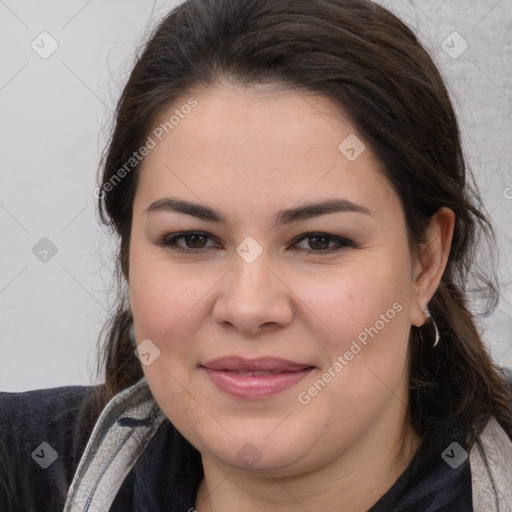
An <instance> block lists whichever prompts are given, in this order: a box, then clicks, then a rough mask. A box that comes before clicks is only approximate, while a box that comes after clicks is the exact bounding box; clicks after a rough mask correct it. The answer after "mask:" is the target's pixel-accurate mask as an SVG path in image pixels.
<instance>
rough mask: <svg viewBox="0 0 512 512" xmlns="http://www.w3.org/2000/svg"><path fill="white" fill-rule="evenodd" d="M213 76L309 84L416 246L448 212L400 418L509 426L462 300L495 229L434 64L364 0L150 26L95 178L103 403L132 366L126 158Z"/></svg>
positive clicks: (206, 11)
mask: <svg viewBox="0 0 512 512" xmlns="http://www.w3.org/2000/svg"><path fill="white" fill-rule="evenodd" d="M221 77H223V78H228V79H229V80H231V81H232V82H234V83H236V84H239V85H242V86H251V85H255V84H259V83H275V84H281V85H284V86H285V87H288V88H290V89H296V90H300V91H308V92H314V93H319V94H321V95H323V96H324V97H327V98H329V99H330V100H332V101H333V102H334V104H336V105H339V106H340V107H341V108H342V109H343V110H344V112H346V113H348V114H349V116H350V117H351V120H352V122H353V123H354V124H355V126H356V127H357V129H358V130H359V131H360V133H361V134H362V135H363V136H364V138H365V141H366V142H367V143H368V144H369V146H370V147H371V149H372V151H373V152H374V153H375V154H376V155H377V157H378V158H379V159H380V161H381V162H382V164H383V166H384V170H385V174H386V176H387V178H388V179H389V181H390V183H391V184H392V185H393V186H394V188H395V190H396V192H397V194H398V196H399V197H400V201H401V204H402V207H403V209H404V212H405V218H406V221H407V236H408V239H409V246H410V248H411V251H413V253H416V251H418V249H419V247H420V244H422V243H425V240H426V239H425V233H426V228H427V226H428V223H429V220H430V219H431V217H432V215H433V214H434V213H435V212H436V211H437V210H438V209H439V208H441V207H443V206H446V207H449V208H451V209H452V210H453V211H454V212H455V215H456V221H455V229H454V235H453V242H452V248H451V252H450V256H449V260H448V263H447V267H446V270H445V272H444V274H443V277H442V280H441V283H440V285H439V287H438V289H437V291H436V292H435V295H434V296H433V298H432V300H431V302H430V303H429V310H430V313H431V315H432V317H433V319H434V321H435V322H436V324H437V326H438V328H439V331H440V335H441V341H440V344H439V345H438V346H437V347H435V348H434V349H433V348H431V347H430V346H429V345H428V341H427V342H423V341H422V340H421V337H420V333H421V332H422V328H416V327H414V326H412V328H411V336H410V340H409V343H410V351H409V353H410V405H409V410H408V413H409V418H410V421H411V422H412V424H413V426H414V428H415V429H416V430H417V432H418V433H420V434H421V435H423V434H424V433H426V432H428V431H432V429H434V428H436V427H439V426H440V425H441V424H442V423H443V422H445V421H446V420H447V419H450V418H453V417H458V418H461V419H462V420H463V422H464V425H465V426H466V428H467V432H468V434H470V445H472V443H473V441H474V439H475V438H476V436H477V435H478V433H479V432H480V431H481V430H482V428H483V427H484V425H485V423H486V422H487V420H488V419H489V418H490V417H491V415H494V416H495V417H496V418H497V420H498V421H499V422H500V423H501V424H502V426H503V427H504V428H505V429H506V430H507V431H508V432H509V434H511V435H512V413H511V408H510V402H509V398H508V394H507V385H506V381H505V380H504V379H503V377H502V376H501V375H500V373H499V370H500V369H499V366H497V365H496V364H495V363H494V362H493V361H492V360H491V358H490V356H489V354H488V352H487V350H486V348H485V345H484V343H483V342H482V339H481V337H480V335H479V332H478V329H477V326H476V324H475V321H474V315H473V314H472V313H471V312H470V310H469V306H468V302H467V300H468V292H469V291H470V290H469V286H471V287H472V288H473V291H475V289H476V290H478V291H479V296H480V297H486V299H487V303H486V304H487V308H486V310H485V313H486V314H488V313H489V312H491V311H492V310H493V309H494V308H495V306H496V304H497V301H498V288H497V280H496V272H495V270H494V267H493V265H490V266H489V267H488V269H487V270H482V269H480V270H479V269H477V268H476V267H475V266H474V263H475V262H474V259H475V258H474V256H475V248H476V242H477V240H478V239H479V238H484V240H485V241H486V242H487V245H488V247H490V248H491V252H492V248H494V247H495V244H494V240H495V233H494V229H493V227H492V224H491V223H490V221H489V220H488V218H487V216H486V214H485V213H484V208H483V205H482V203H481V200H480V197H479V194H478V191H477V189H476V186H475V185H474V179H473V178H472V175H471V172H470V171H469V170H468V169H467V168H466V165H465V162H464V157H463V153H462V148H461V142H460V136H459V128H458V124H457V119H456V116H455V113H454V110H453V107H452V104H451V102H450V98H449V94H448V92H447V89H446V86H445V84H444V82H443V79H442V77H441V75H440V73H439V71H438V69H437V68H436V66H435V64H434V63H433V61H432V59H431V57H430V56H429V54H428V53H427V52H426V50H425V49H424V48H423V47H422V46H421V44H420V43H419V42H418V40H417V38H416V36H415V35H414V33H413V32H412V31H411V30H410V29H409V28H408V27H407V26H406V25H405V24H404V23H403V22H402V21H400V20H399V19H398V18H397V17H396V16H394V15H393V14H391V13H390V12H389V11H387V10H386V9H384V8H382V7H381V6H379V5H376V4H374V3H373V2H370V1H367V0H279V2H276V1H275V0H187V1H185V2H184V3H182V4H180V5H179V6H178V7H176V8H175V9H174V10H172V11H171V12H170V13H169V14H168V15H167V16H166V17H165V18H164V19H163V20H162V21H161V22H160V24H159V25H158V27H157V28H156V29H155V31H154V33H152V34H151V36H150V38H149V40H148V42H147V43H146V44H145V45H144V47H143V48H142V51H141V52H140V54H139V55H138V57H137V62H136V64H135V66H134V68H133V70H132V72H131V75H130V77H129V80H128V82H127V84H126V86H125V88H124V90H123V92H122V95H121V98H120V100H119V102H118V105H117V110H116V115H115V120H114V127H113V133H112V136H111V140H110V143H109V145H108V147H107V148H106V151H105V153H104V156H103V159H102V175H101V177H100V180H99V181H100V182H99V188H100V194H99V200H98V207H99V213H100V219H101V221H102V222H103V223H104V224H105V225H107V226H109V227H110V228H111V229H112V231H113V233H114V234H115V236H117V237H118V239H119V246H118V248H119V249H118V254H117V270H118V271H117V274H116V277H117V285H118V295H119V301H118V304H117V307H116V308H115V311H113V313H112V316H111V318H110V319H109V320H108V321H107V323H106V324H105V326H104V330H103V331H102V334H101V336H100V343H101V350H102V357H101V361H100V369H101V371H102V372H104V373H103V375H104V377H105V379H106V384H105V386H104V387H103V388H102V390H103V395H102V400H103V403H105V402H106V401H107V400H108V399H109V398H111V397H112V396H113V395H114V394H116V393H118V392H119V391H121V390H123V389H125V388H126V387H128V386H129V385H131V384H133V383H135V382H136V381H137V380H138V379H140V378H141V377H142V376H143V373H142V370H141V366H140V362H139V361H138V359H137V358H136V357H135V356H134V353H133V351H134V348H135V345H134V340H133V335H132V333H131V330H132V327H133V319H132V315H131V312H130V309H129V304H128V300H127V281H128V270H129V261H128V254H129V252H128V249H129V243H130V229H131V221H132V205H133V199H134V195H135V190H136V186H137V177H138V171H139V168H140V163H138V162H133V161H131V160H130V159H131V158H132V155H133V152H134V151H137V149H138V148H140V147H141V146H143V145H144V143H145V142H146V141H147V137H148V135H149V134H150V133H151V130H152V129H153V128H154V124H155V122H156V119H157V117H158V116H159V115H161V113H162V112H163V110H164V109H166V108H167V107H168V106H169V105H170V104H173V103H175V102H177V101H178V99H182V98H184V97H186V95H187V94H190V91H193V90H197V89H200V88H202V87H205V88H206V87H208V86H209V85H211V84H214V83H215V82H216V81H218V80H219V78H221ZM127 162H131V163H132V164H133V166H132V167H126V164H127ZM130 165H131V164H130ZM123 168H124V169H125V172H124V173H120V169H123ZM121 175H122V177H121V179H118V178H119V177H120V176H121ZM486 274H487V275H486ZM468 283H470V284H468ZM424 337H425V336H424ZM101 338H103V339H101Z"/></svg>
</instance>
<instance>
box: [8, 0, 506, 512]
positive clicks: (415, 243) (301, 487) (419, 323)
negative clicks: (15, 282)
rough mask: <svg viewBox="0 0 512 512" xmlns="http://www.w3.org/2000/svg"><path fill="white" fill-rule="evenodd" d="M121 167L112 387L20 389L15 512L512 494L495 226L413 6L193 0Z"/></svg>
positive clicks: (171, 21)
mask: <svg viewBox="0 0 512 512" xmlns="http://www.w3.org/2000/svg"><path fill="white" fill-rule="evenodd" d="M103 164H104V165H103V174H102V178H101V183H100V186H99V188H98V191H97V196H98V198H99V208H100V214H101V218H102V220H103V221H104V222H105V223H106V224H107V225H109V226H111V227H112V228H113V229H114V230H115V232H116V233H117V234H118V235H119V242H120V243H119V253H118V264H119V271H120V272H119V284H120V302H119V308H118V310H117V311H116V313H115V315H113V317H112V319H111V321H110V322H109V323H108V324H107V325H106V336H105V347H104V358H103V365H104V370H105V375H106V382H105V384H104V385H102V386H98V387H91V388H81V387H78V388H75V387H74V388H57V389H53V390H43V391H34V392H29V393H23V394H14V395H8V394H4V396H3V397H2V402H0V404H1V407H2V421H3V427H4V428H3V431H4V432H7V434H6V435H4V440H3V443H2V446H1V450H2V459H3V461H4V462H3V464H4V465H5V466H7V463H6V462H5V461H8V466H9V467H7V468H6V470H5V476H4V478H3V480H2V481H3V489H2V491H1V492H2V494H0V499H1V500H2V503H4V504H5V505H4V506H3V507H2V510H9V511H13V510H38V511H41V510H62V509H63V510H67V511H85V510H87V511H93V510H95V511H96V510H98V511H99V510H101V511H104V510H105V511H106V510H111V511H129V510H137V511H142V510H144V511H149V510H166V511H187V510H188V511H193V510H196V511H198V512H209V511H219V510H223V511H230V510H243V511H253V510H258V511H259V510H276V511H292V510H293V511H295V510H308V511H317V510H325V511H339V510H343V511H366V510H370V511H372V512H376V511H391V510H393V511H397V512H398V511H400V512H406V511H412V510H414V511H415V512H419V511H427V510H428V511H450V512H454V511H455V512H457V511H472V510H475V511H485V512H488V511H500V512H501V511H510V510H511V509H512V494H511V492H512V491H511V489H512V485H511V481H512V469H511V466H510V460H512V458H511V457H512V441H511V436H512V407H511V403H512V401H511V392H512V375H511V374H510V373H508V371H507V370H506V369H502V368H499V367H498V366H497V365H496V364H495V363H493V361H492V360H491V358H490V357H489V355H488V353H487V352H486V350H485V347H484V344H483V342H482V340H481V338H480V335H479V333H478V330H477V328H476V325H475V322H474V319H473V316H472V314H471V312H470V311H469V309H468V306H467V298H468V297H467V296H466V283H467V279H468V275H469V274H470V272H471V269H472V267H471V263H472V257H473V250H474V247H475V242H476V240H477V237H478V236H479V235H481V234H483V235H487V236H488V237H489V239H490V240H492V234H493V230H492V226H491V224H490V223H489V221H488V220H487V218H486V216H485V215H484V213H483V212H482V209H481V204H480V201H479V197H478V194H477V192H476V191H474V190H472V189H471V188H470V187H469V185H468V182H467V179H466V169H465V164H464V159H463V155H462V150H461V144H460V138H459V129H458V126H457V121H456V117H455V114H454V111H453V108H452V106H451V104H450V100H449V97H448V94H447V91H446V88H445V86H444V83H443V80H442V78H441V76H440V74H439V72H438V70H437V69H436V67H435V65H434V64H433V62H432V60H431V58H430V57H429V56H428V54H427V53H426V51H425V50H424V49H423V48H422V47H421V45H420V44H419V43H418V41H417V39H416V37H415V36H414V35H413V34H412V33H411V31H410V30H409V29H408V28H407V27H406V26H405V25H404V24H403V23H402V22H401V21H399V20H398V19H397V18H396V17H395V16H393V15H392V14H390V13H389V12H388V11H386V10H385V9H383V8H382V7H380V6H378V5H376V4H373V3H371V2H369V1H365V0H308V1H307V2H305V1H304V2H303V1H297V0H282V1H280V2H274V1H271V0H188V1H186V2H184V3H183V4H181V5H180V6H179V7H177V8H176V9H175V10H173V11H172V12H171V13H170V14H169V15H168V16H167V17H166V18H165V19H164V20H163V21H162V22H161V24H160V25H159V27H158V28H157V30H156V31H155V33H154V34H153V35H152V37H151V39H150V41H149V42H148V43H147V45H146V47H145V49H144V51H143V52H142V54H141V55H140V57H139V59H138V61H137V64H136V65H135V67H134V69H133V71H132V73H131V76H130V79H129V81H128V83H127V85H126V87H125V89H124V91H123V93H122V96H121V99H120V101H119V104H118V107H117V113H116V122H115V129H114V132H113V136H112V139H111V142H110V144H109V147H108V150H107V152H106V155H105V158H104V162H103ZM477 277H478V276H477ZM484 285H485V286H487V288H488V290H489V298H490V300H491V302H492V300H493V299H496V289H495V287H494V285H493V283H492V282H491V281H487V282H484ZM507 378H508V379H509V381H507Z"/></svg>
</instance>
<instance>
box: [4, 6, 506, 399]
mask: <svg viewBox="0 0 512 512" xmlns="http://www.w3.org/2000/svg"><path fill="white" fill-rule="evenodd" d="M176 3H177V2H170V1H168V2H164V1H157V2H154V3H151V2H149V1H138V2H136V1H135V0H106V1H101V2H100V1H94V0H92V1H91V0H90V1H87V0H80V1H79V0H73V1H66V2H64V1H63V0H61V1H56V0H53V1H45V2H44V3H43V2H37V1H35V0H27V1H24V2H15V1H14V0H0V43H1V46H0V48H1V50H0V54H1V63H2V65H1V66H0V109H1V110H0V111H1V119H0V140H1V148H2V152H1V154H2V159H1V171H0V230H1V234H2V240H1V243H0V268H1V271H0V318H1V319H0V336H1V338H0V340H1V341H0V354H1V355H0V389H2V390H9V391H17V390H28V389H34V388H43V387H52V386H61V385H67V384H89V383H94V382H95V377H94V368H95V357H96V353H95V347H96V340H97V337H98V334H99V331H100V328H101V325H102V322H103V320H104V319H105V315H106V310H107V309H108V306H109V303H110V302H111V301H112V296H111V295H109V292H108V290H109V287H110V277H111V269H112V250H113V245H112V244H111V243H110V241H109V237H108V235H107V234H106V233H104V232H102V231H101V229H100V227H99V223H98V221H97V217H96V213H95V210H94V208H95V200H94V197H93V190H94V188H95V176H96V172H97V166H98V162H99V157H100V153H101V151H102V149H103V147H104V144H105V133H106V131H105V130H106V128H108V126H109V123H110V119H111V111H112V109H113V106H114V104H115V101H116V100H117V98H118V95H119V92H120V87H122V84H123V83H124V80H125V79H126V77H127V73H128V72H129V70H130V66H131V65H132V62H133V52H134V48H135V47H136V44H137V42H138V41H140V39H141V38H142V37H143V35H144V33H145V31H146V29H147V28H148V27H149V26H151V25H152V24H153V23H155V21H157V20H158V19H159V18H160V17H161V16H162V15H163V14H164V13H165V12H167V11H168V10H169V9H170V8H171V7H172V6H174V5H175V4H176ZM382 3H383V4H385V5H386V6H388V7H389V8H391V9H392V10H394V11H395V12H397V13H398V14H399V15H400V16H402V17H403V19H404V20H405V21H407V22H408V23H409V24H410V25H412V26H413V27H414V28H415V30H416V31H417V32H418V33H419V35H420V38H421V40H422V41H423V42H424V43H425V44H426V45H427V47H428V48H429V49H430V50H431V53H432V55H433V57H434V59H435V60H436V62H437V64H438V65H439V67H440V68H441V70H442V72H443V73H444V75H445V77H446V78H447V80H448V83H449V86H450V90H451V92H452V94H453V97H454V99H455V101H456V106H457V110H458V112H459V115H460V119H461V123H462V127H463V136H464V143H465V148H466V150H467V155H468V159H469V162H470V164H471V166H472V168H473V171H474V173H475V175H476V178H477V182H478V184H479V186H480V188H481V190H482V194H483V198H484V202H485V205H486V207H487V210H488V211H489V213H490V214H491V215H492V219H493V220H494V222H495V224H496V227H497V230H498V234H499V245H500V249H501V258H502V259H501V264H500V274H501V278H502V282H503V285H502V286H503V288H502V292H503V297H502V300H501V302H500V304H499V307H498V309H497V310H496V312H495V314H494V315H493V316H492V317H490V318H488V319H485V320H483V321H482V322H481V326H482V329H483V331H484V336H485V339H486V341H487V343H488V344H489V346H490V348H491V351H492V354H493V357H494V358H495V359H496V360H497V361H498V362H499V363H500V364H502V365H506V366H512V350H510V349H511V347H512V306H511V302H512V301H511V298H512V272H511V269H512V257H511V254H512V171H511V168H510V157H511V141H512V121H511V111H512V86H511V83H512V76H511V74H512V71H511V70H512V66H511V50H512V37H511V35H510V33H511V28H512V0H502V1H497V0H470V1H467V0H464V1H462V0H433V1H431V0H429V1H426V0H425V1H422V0H417V1H415V2H412V1H406V0H400V1H387V2H384V1H383V2H382ZM42 32H47V33H48V34H50V36H48V35H42V36H41V35H40V34H41V33H42ZM453 32H457V33H458V34H460V36H459V35H454V34H453ZM443 41H445V43H443ZM464 41H466V42H464ZM56 44H58V47H57V49H56V50H55V51H54V53H52V54H51V55H49V56H48V53H50V51H51V50H52V48H53V47H52V45H53V46H55V45H56ZM466 45H467V49H466V50H465V51H464V53H461V51H462V50H463V49H464V48H465V46H466ZM443 46H444V47H443ZM445 50H446V51H445ZM447 51H448V52H449V53H451V56H450V55H449V53H447ZM459 53H461V55H458V54H459ZM42 57H47V58H42ZM43 237H46V238H47V239H48V240H50V241H51V243H49V242H48V241H46V240H43V241H41V239H42V238H43ZM38 244H41V245H38ZM34 246H35V247H36V248H35V249H34ZM53 247H54V248H55V249H53V250H56V251H57V252H56V253H55V254H54V255H52V248H53ZM44 250H48V251H49V252H48V253H47V255H46V253H44ZM41 251H42V252H41ZM34 252H35V253H39V257H37V256H36V254H34ZM43 257H46V259H47V260H48V261H46V262H44V261H41V260H40V259H39V258H43Z"/></svg>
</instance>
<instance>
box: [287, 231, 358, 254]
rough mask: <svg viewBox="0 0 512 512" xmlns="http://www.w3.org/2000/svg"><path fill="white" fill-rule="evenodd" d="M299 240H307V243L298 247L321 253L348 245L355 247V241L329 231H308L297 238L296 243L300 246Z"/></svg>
mask: <svg viewBox="0 0 512 512" xmlns="http://www.w3.org/2000/svg"><path fill="white" fill-rule="evenodd" d="M299 242H307V244H304V245H306V247H304V246H303V247H298V249H299V250H302V251H308V252H310V253H319V254H326V253H331V252H335V251H339V250H341V249H344V248H347V247H355V244H354V242H352V241H351V240H349V239H348V238H343V237H339V236H334V235H329V234H327V233H306V234H304V235H301V236H300V237H298V238H296V239H295V242H294V245H296V246H298V244H299ZM331 244H332V245H331Z"/></svg>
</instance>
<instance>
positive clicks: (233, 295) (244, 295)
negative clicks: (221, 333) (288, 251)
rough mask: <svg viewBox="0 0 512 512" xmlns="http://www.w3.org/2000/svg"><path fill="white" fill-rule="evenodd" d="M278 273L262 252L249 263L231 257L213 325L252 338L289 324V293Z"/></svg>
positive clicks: (215, 308)
mask: <svg viewBox="0 0 512 512" xmlns="http://www.w3.org/2000/svg"><path fill="white" fill-rule="evenodd" d="M279 274H280V273H279V271H278V270H274V269H273V268H271V266H270V262H269V259H268V258H267V257H266V254H265V251H264V252H263V253H262V254H261V255H260V256H259V257H258V258H257V259H256V260H255V261H253V262H251V263H248V262H247V261H244V259H243V258H241V257H239V256H238V254H235V257H234V264H233V267H232V269H231V271H230V272H228V274H227V275H226V276H225V278H224V279H223V280H222V285H221V288H220V290H219V295H218V297H217V300H216V303H215V306H214V309H213V318H214V320H215V322H216V323H218V324H220V325H222V326H223V327H228V326H231V327H232V328H236V329H237V330H238V331H240V332H241V333H244V334H252V335H254V334H258V333H259V332H262V331H265V332H267V331H268V330H272V329H277V328H279V327H285V326H286V325H288V324H290V322H291V320H292V317H293V304H292V302H293V293H292V291H291V289H290V288H289V286H287V284H286V282H285V279H283V277H284V276H281V275H279Z"/></svg>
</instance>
